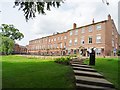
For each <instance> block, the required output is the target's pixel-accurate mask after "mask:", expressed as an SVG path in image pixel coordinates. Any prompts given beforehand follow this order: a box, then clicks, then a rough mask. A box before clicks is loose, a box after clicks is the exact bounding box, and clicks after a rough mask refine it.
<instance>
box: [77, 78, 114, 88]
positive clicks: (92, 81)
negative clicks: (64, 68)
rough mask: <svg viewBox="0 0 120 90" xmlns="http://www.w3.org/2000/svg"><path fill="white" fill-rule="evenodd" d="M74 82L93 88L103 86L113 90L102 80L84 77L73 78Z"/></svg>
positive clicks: (109, 83) (111, 86)
mask: <svg viewBox="0 0 120 90" xmlns="http://www.w3.org/2000/svg"><path fill="white" fill-rule="evenodd" d="M75 79H76V82H77V83H81V84H88V85H95V86H105V87H110V88H115V87H114V85H113V84H112V83H111V82H109V81H107V80H106V79H103V78H95V77H86V76H75Z"/></svg>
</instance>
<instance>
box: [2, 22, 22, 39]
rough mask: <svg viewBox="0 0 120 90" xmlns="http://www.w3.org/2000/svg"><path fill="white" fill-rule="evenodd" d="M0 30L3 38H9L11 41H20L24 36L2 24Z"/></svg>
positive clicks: (11, 26) (13, 28) (9, 26)
mask: <svg viewBox="0 0 120 90" xmlns="http://www.w3.org/2000/svg"><path fill="white" fill-rule="evenodd" d="M0 29H1V30H2V31H1V32H0V33H1V35H2V36H4V37H9V38H11V39H12V40H21V39H22V38H24V35H23V34H22V33H20V32H19V30H18V29H16V28H15V27H14V26H13V25H7V24H2V25H1V27H0Z"/></svg>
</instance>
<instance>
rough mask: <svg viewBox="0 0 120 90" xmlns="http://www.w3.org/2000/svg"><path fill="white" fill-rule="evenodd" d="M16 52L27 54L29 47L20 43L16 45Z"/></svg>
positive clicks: (14, 51)
mask: <svg viewBox="0 0 120 90" xmlns="http://www.w3.org/2000/svg"><path fill="white" fill-rule="evenodd" d="M13 53H14V54H27V48H26V47H25V46H21V45H19V44H15V45H14V50H13Z"/></svg>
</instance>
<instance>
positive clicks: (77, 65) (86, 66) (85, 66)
mask: <svg viewBox="0 0 120 90" xmlns="http://www.w3.org/2000/svg"><path fill="white" fill-rule="evenodd" d="M71 65H72V66H76V67H84V68H92V67H91V66H89V65H80V64H71Z"/></svg>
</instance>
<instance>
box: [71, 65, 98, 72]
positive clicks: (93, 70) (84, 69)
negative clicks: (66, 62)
mask: <svg viewBox="0 0 120 90" xmlns="http://www.w3.org/2000/svg"><path fill="white" fill-rule="evenodd" d="M73 69H74V70H81V71H89V72H97V71H96V70H95V69H93V68H84V67H75V66H73Z"/></svg>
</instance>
